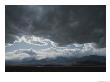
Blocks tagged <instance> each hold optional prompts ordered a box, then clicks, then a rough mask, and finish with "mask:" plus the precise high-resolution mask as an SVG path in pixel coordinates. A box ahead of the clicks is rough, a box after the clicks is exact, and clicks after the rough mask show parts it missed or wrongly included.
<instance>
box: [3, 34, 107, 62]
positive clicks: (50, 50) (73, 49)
mask: <svg viewBox="0 0 110 82" xmlns="http://www.w3.org/2000/svg"><path fill="white" fill-rule="evenodd" d="M96 46H97V45H96V44H95V43H84V44H78V43H73V44H69V45H65V46H63V47H61V46H59V45H58V44H57V43H55V42H53V41H52V40H50V39H45V38H42V37H36V36H28V35H24V36H22V37H19V38H18V40H16V41H15V42H14V43H13V44H7V45H6V57H5V58H6V61H17V62H23V61H24V60H26V61H28V60H36V61H37V60H43V59H56V58H58V57H64V58H71V57H72V58H80V57H84V56H90V55H97V56H106V49H105V48H97V47H96Z"/></svg>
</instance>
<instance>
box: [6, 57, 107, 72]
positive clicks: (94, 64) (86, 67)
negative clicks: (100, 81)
mask: <svg viewBox="0 0 110 82" xmlns="http://www.w3.org/2000/svg"><path fill="white" fill-rule="evenodd" d="M63 60H64V61H63ZM26 62H27V61H26ZM56 62H57V63H56ZM61 62H63V63H65V65H63V64H61ZM74 62H75V63H74ZM29 63H30V64H29ZM70 63H71V64H70ZM5 71H6V72H106V57H103V56H85V57H82V58H74V59H73V58H71V59H70V58H69V59H67V58H66V59H65V58H62V57H59V58H57V59H56V60H49V59H46V60H42V61H33V60H32V61H29V62H28V64H26V63H24V62H22V63H21V64H17V63H13V62H9V61H7V62H5Z"/></svg>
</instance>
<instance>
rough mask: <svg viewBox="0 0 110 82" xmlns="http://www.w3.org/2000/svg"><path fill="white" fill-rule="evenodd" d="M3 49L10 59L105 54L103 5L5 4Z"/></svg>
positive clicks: (7, 58) (104, 12) (22, 59)
mask: <svg viewBox="0 0 110 82" xmlns="http://www.w3.org/2000/svg"><path fill="white" fill-rule="evenodd" d="M5 52H6V54H5V60H6V61H13V62H15V61H19V62H22V61H25V60H26V61H27V60H43V59H57V58H58V57H65V58H71V57H72V58H74V57H83V56H89V55H98V56H106V6H104V5H89V6H87V5H82V6H80V5H25V6H23V5H22V6H21V5H6V6H5ZM62 61H63V60H62ZM25 63H26V62H25ZM28 63H29V62H28Z"/></svg>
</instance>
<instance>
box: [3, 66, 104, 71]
mask: <svg viewBox="0 0 110 82" xmlns="http://www.w3.org/2000/svg"><path fill="white" fill-rule="evenodd" d="M5 71H6V72H106V66H71V67H70V66H65V67H64V66H5Z"/></svg>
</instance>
